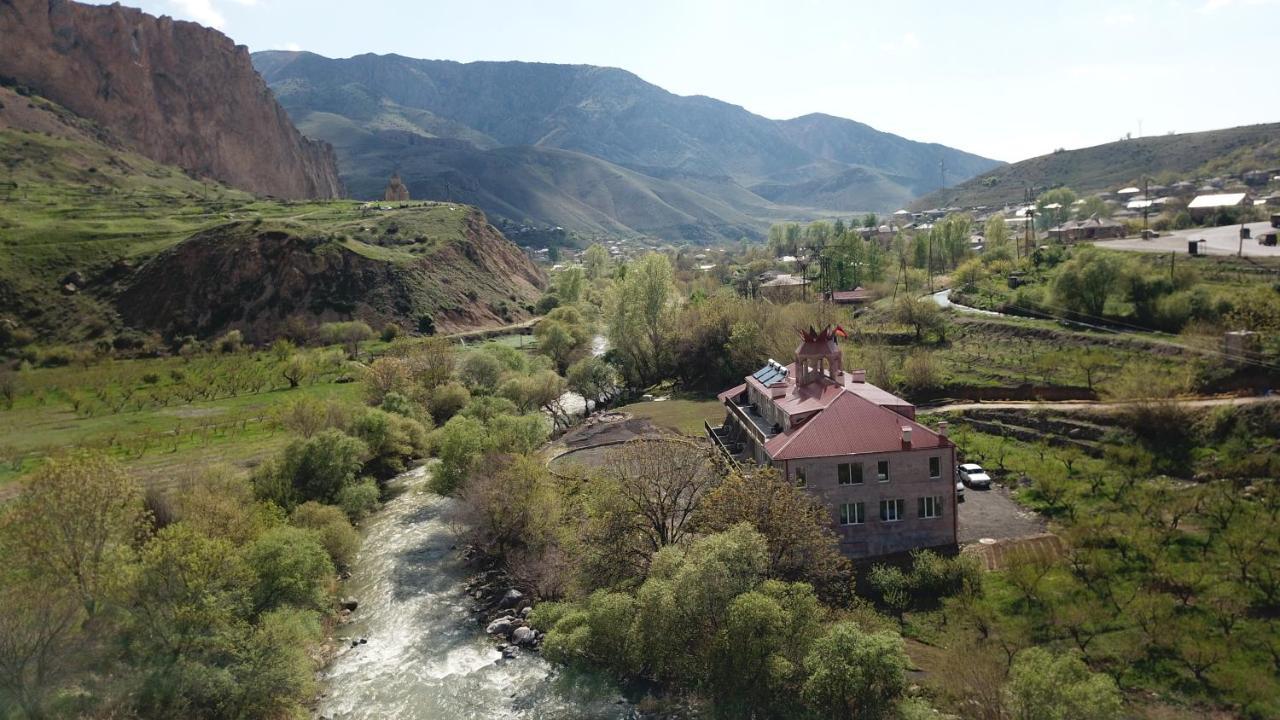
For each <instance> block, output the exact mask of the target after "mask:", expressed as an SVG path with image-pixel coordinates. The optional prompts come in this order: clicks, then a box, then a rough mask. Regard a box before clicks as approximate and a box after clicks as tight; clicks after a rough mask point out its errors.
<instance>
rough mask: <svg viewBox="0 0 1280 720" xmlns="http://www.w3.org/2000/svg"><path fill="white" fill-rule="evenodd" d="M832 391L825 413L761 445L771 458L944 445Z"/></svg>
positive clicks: (917, 427)
mask: <svg viewBox="0 0 1280 720" xmlns="http://www.w3.org/2000/svg"><path fill="white" fill-rule="evenodd" d="M872 387H874V386H872ZM877 389H878V388H877ZM836 390H837V393H838V394H837V395H836V397H835V398H834V399H833V400H832V401H831V402H830V404H828V405H827V407H826V409H824V410H822V411H821V412H819V413H818V414H817V415H815V416H814V417H813V418H811V419H810V420H809V421H808V422H806V423H804V424H803V425H801V426H800V427H798V428H795V429H793V430H790V431H788V432H785V433H781V434H779V435H777V436H776V437H774V438H773V439H771V440H769V441H768V442H767V443H766V444H765V451H766V452H768V453H769V456H770V457H771V458H773V459H774V460H795V459H799V458H811V457H833V456H841V455H858V454H862V453H880V452H894V451H898V450H924V449H929V448H936V447H946V446H947V441H945V440H943V439H942V437H941V436H939V435H938V434H937V433H935V432H934V431H932V430H930V429H929V428H927V427H925V426H923V425H921V424H920V423H917V422H916V421H914V420H911V419H908V418H906V417H903V416H902V415H899V414H898V413H896V412H894V411H893V410H891V409H889V408H888V407H884V406H881V405H878V404H876V403H874V402H872V401H870V400H868V399H866V398H863V397H860V396H859V395H858V394H856V393H854V392H851V391H848V390H846V389H844V388H836ZM882 392H883V391H882ZM904 427H909V428H911V445H909V446H907V445H904V444H903V443H902V428H904Z"/></svg>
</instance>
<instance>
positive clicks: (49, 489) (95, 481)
mask: <svg viewBox="0 0 1280 720" xmlns="http://www.w3.org/2000/svg"><path fill="white" fill-rule="evenodd" d="M7 510H8V511H7V512H6V513H4V515H3V516H0V522H3V524H4V525H5V531H6V534H9V536H10V537H11V538H12V542H13V543H14V544H15V545H16V546H17V548H18V549H19V550H20V551H21V552H22V553H23V554H24V555H25V556H26V557H27V558H29V561H30V562H31V563H33V564H35V565H37V566H40V567H43V568H46V569H47V571H48V572H49V573H50V574H51V575H53V576H54V577H57V578H59V579H60V580H61V581H62V582H65V583H67V584H68V585H69V586H70V587H72V588H74V589H75V592H76V593H77V594H78V595H79V597H80V600H81V602H83V603H84V607H85V610H86V611H87V612H88V613H89V614H90V615H93V614H94V613H96V612H97V610H98V608H99V607H101V605H102V603H103V602H104V601H105V600H106V599H107V598H108V597H109V596H110V595H111V594H112V593H113V592H114V591H115V590H117V589H119V588H118V584H119V581H120V579H121V578H122V577H124V576H125V574H126V573H125V572H124V569H125V567H126V566H127V565H128V564H129V563H130V562H132V560H133V555H134V551H133V547H134V545H133V543H134V541H135V540H136V539H137V538H138V537H140V536H142V535H143V534H144V533H145V529H146V525H147V513H146V511H145V509H144V508H143V503H142V489H141V488H140V487H139V486H138V483H137V482H136V481H134V480H133V478H131V477H129V476H128V475H127V474H126V473H125V471H124V469H123V468H121V467H120V465H119V464H117V463H116V462H115V461H113V460H111V459H109V458H107V457H106V456H103V455H94V454H79V455H73V456H71V457H66V458H50V459H49V460H47V461H46V462H45V463H44V464H43V465H41V466H40V468H39V469H38V470H36V471H35V473H34V474H33V475H32V476H31V477H30V479H28V480H27V481H26V483H25V484H24V486H23V488H22V492H21V493H20V494H19V495H18V497H17V498H16V499H15V500H14V501H13V503H12V505H11V506H10V507H9V508H7Z"/></svg>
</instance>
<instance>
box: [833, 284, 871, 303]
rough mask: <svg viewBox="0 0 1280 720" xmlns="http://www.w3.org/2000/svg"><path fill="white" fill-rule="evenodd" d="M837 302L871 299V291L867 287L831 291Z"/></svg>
mask: <svg viewBox="0 0 1280 720" xmlns="http://www.w3.org/2000/svg"><path fill="white" fill-rule="evenodd" d="M831 299H832V300H833V301H835V302H865V301H867V300H871V299H872V298H871V293H870V292H868V291H867V290H866V288H862V287H856V288H854V289H852V290H836V291H835V292H832V293H831Z"/></svg>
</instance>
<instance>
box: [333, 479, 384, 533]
mask: <svg viewBox="0 0 1280 720" xmlns="http://www.w3.org/2000/svg"><path fill="white" fill-rule="evenodd" d="M381 503H382V491H381V490H379V489H378V483H376V482H374V481H373V479H372V478H365V479H363V480H360V481H359V482H355V483H352V484H350V485H347V486H346V487H344V488H342V489H341V490H339V491H338V507H340V508H342V511H343V512H345V513H346V514H347V517H348V518H350V519H351V522H358V521H359V520H362V519H364V518H365V517H366V516H367V515H369V514H370V513H372V512H373V511H374V510H377V509H378V506H379V505H380V504H381Z"/></svg>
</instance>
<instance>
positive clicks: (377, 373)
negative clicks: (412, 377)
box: [364, 357, 409, 405]
mask: <svg viewBox="0 0 1280 720" xmlns="http://www.w3.org/2000/svg"><path fill="white" fill-rule="evenodd" d="M408 384H409V367H408V365H407V364H406V363H405V362H404V361H403V360H401V359H400V358H395V357H380V358H378V359H377V360H374V361H373V363H372V364H370V365H369V369H368V371H367V372H365V378H364V386H365V396H366V398H367V399H368V401H369V404H370V405H381V404H382V399H383V398H384V397H386V396H387V393H392V392H402V391H403V390H404V389H405V387H406V386H407V385H408Z"/></svg>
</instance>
